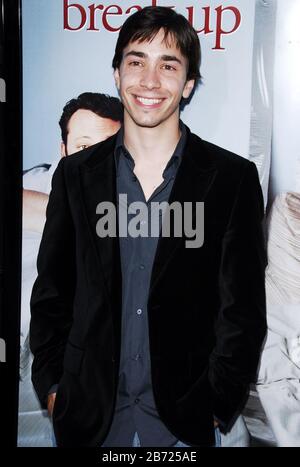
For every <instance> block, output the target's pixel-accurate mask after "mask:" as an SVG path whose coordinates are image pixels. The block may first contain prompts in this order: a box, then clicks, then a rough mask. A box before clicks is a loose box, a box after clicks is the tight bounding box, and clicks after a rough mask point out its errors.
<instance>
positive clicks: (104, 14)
mask: <svg viewBox="0 0 300 467" xmlns="http://www.w3.org/2000/svg"><path fill="white" fill-rule="evenodd" d="M111 8H116V10H117V11H111V12H109V10H110V9H111ZM122 13H123V11H122V8H121V7H120V6H119V5H110V6H108V7H107V8H105V10H104V12H103V18H102V21H103V26H104V27H105V29H107V31H110V32H117V31H119V30H120V29H121V27H119V28H114V27H113V26H111V25H110V24H108V22H107V16H108V15H118V16H120V15H122Z"/></svg>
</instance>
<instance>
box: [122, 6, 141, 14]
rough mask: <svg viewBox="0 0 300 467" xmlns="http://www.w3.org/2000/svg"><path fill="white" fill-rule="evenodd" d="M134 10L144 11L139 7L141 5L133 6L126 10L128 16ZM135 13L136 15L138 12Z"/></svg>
mask: <svg viewBox="0 0 300 467" xmlns="http://www.w3.org/2000/svg"><path fill="white" fill-rule="evenodd" d="M133 8H135V9H136V11H140V10H141V9H142V7H141V6H139V5H133V6H131V7H129V8H128V9H127V10H126V15H128V13H130V12H131V10H132V9H133ZM135 13H136V12H135Z"/></svg>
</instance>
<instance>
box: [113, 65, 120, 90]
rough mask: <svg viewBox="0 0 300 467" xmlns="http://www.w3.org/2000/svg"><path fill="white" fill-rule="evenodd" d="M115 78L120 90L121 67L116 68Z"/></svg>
mask: <svg viewBox="0 0 300 467" xmlns="http://www.w3.org/2000/svg"><path fill="white" fill-rule="evenodd" d="M114 78H115V83H116V86H117V89H118V91H119V90H120V72H119V68H116V69H115V71H114Z"/></svg>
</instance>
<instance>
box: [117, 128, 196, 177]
mask: <svg viewBox="0 0 300 467" xmlns="http://www.w3.org/2000/svg"><path fill="white" fill-rule="evenodd" d="M179 128H180V131H181V136H180V139H179V141H178V143H177V146H176V148H175V151H174V152H173V155H172V157H171V158H170V160H169V161H168V163H167V166H166V168H165V170H164V174H163V176H164V175H165V173H166V171H167V170H168V169H169V167H170V166H172V165H173V163H174V162H175V163H176V166H178V165H179V163H180V161H181V158H182V155H183V151H184V147H185V144H186V140H187V131H186V127H185V124H184V123H183V122H182V120H179ZM121 155H124V156H125V157H127V158H128V159H129V161H130V162H131V165H132V167H134V160H133V158H132V156H131V155H130V153H129V152H128V150H127V149H126V147H125V145H124V126H123V125H122V126H121V128H120V130H119V131H118V133H117V137H116V146H115V150H114V157H115V164H116V168H117V169H118V166H119V159H120V156H121Z"/></svg>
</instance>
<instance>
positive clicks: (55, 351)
mask: <svg viewBox="0 0 300 467" xmlns="http://www.w3.org/2000/svg"><path fill="white" fill-rule="evenodd" d="M64 163H65V158H63V159H61V161H60V162H59V164H58V167H57V169H56V171H55V172H54V175H53V179H52V190H51V193H50V197H49V202H48V206H47V212H46V224H45V228H44V232H43V236H42V240H41V244H40V249H39V254H38V258H37V270H38V276H37V279H36V281H35V283H34V286H33V289H32V295H31V301H30V307H31V322H30V348H31V351H32V353H33V356H34V359H33V364H32V382H33V385H34V388H35V390H36V392H37V395H38V397H39V399H40V402H41V404H42V406H43V407H46V402H47V394H48V392H49V389H50V387H51V386H53V385H54V384H57V383H58V382H59V380H60V378H61V376H62V372H63V357H64V350H65V346H66V342H67V339H68V335H69V331H70V328H71V325H72V310H73V298H74V290H75V281H76V277H75V271H76V267H75V234H74V226H73V222H72V217H71V212H70V207H69V203H68V198H67V191H66V186H65V180H64Z"/></svg>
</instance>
